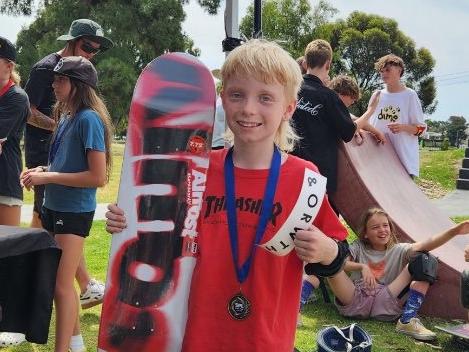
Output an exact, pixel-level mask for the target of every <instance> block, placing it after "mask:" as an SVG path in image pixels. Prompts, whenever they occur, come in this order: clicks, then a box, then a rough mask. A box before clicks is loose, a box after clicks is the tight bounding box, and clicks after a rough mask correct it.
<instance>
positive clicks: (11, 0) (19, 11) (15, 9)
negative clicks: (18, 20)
mask: <svg viewBox="0 0 469 352" xmlns="http://www.w3.org/2000/svg"><path fill="white" fill-rule="evenodd" d="M33 2H34V1H33V0H3V1H2V3H1V4H0V13H4V14H7V15H24V16H31V12H32V8H33Z"/></svg>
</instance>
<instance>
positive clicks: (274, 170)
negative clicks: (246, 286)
mask: <svg viewBox="0 0 469 352" xmlns="http://www.w3.org/2000/svg"><path fill="white" fill-rule="evenodd" d="M280 163H281V155H280V151H279V150H278V148H277V147H276V146H274V153H273V156H272V161H271V164H270V170H269V176H268V178H267V184H266V187H265V191H264V199H263V200H262V209H261V214H260V216H259V223H258V225H257V228H256V234H255V237H254V242H253V245H252V247H251V253H250V254H249V257H248V258H247V259H246V261H245V262H244V263H243V264H242V265H241V266H240V265H239V247H238V221H237V216H236V196H235V177H234V164H233V148H231V149H230V150H229V151H228V153H227V154H226V157H225V165H224V170H225V196H226V210H227V218H228V232H229V235H230V244H231V254H232V257H233V263H234V266H235V268H236V276H237V277H238V281H239V283H240V284H242V283H243V282H244V281H245V280H246V279H247V277H248V275H249V269H250V268H251V264H252V260H253V257H254V251H255V249H256V247H257V245H258V244H259V242H260V241H261V238H262V236H263V234H264V232H265V228H266V227H267V222H268V220H269V219H270V218H271V216H272V210H273V206H274V196H275V190H276V189H277V181H278V177H279V174H280Z"/></svg>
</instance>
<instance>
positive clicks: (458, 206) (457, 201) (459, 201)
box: [432, 189, 469, 216]
mask: <svg viewBox="0 0 469 352" xmlns="http://www.w3.org/2000/svg"><path fill="white" fill-rule="evenodd" d="M432 202H433V203H434V204H435V205H436V206H437V207H438V208H440V209H441V211H443V212H444V213H445V214H446V215H448V216H469V191H465V190H460V189H457V190H455V191H453V192H451V193H448V194H447V195H446V196H444V197H443V198H440V199H434V200H432Z"/></svg>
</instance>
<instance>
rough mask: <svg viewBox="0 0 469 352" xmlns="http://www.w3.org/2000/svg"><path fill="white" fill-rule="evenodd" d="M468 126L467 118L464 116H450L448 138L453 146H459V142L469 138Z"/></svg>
mask: <svg viewBox="0 0 469 352" xmlns="http://www.w3.org/2000/svg"><path fill="white" fill-rule="evenodd" d="M467 127H468V125H467V123H466V119H465V118H464V117H463V116H450V118H449V119H448V139H449V143H450V144H451V145H452V146H454V147H458V146H459V142H460V141H461V140H465V139H466V138H467V134H466V129H467Z"/></svg>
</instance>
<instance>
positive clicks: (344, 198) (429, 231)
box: [333, 135, 469, 319]
mask: <svg viewBox="0 0 469 352" xmlns="http://www.w3.org/2000/svg"><path fill="white" fill-rule="evenodd" d="M338 164H339V165H338V166H339V167H338V173H339V176H338V180H339V184H338V189H337V193H336V195H335V197H334V199H333V200H334V202H335V204H336V205H337V208H338V209H339V210H340V212H341V214H342V216H343V217H344V219H345V221H346V222H347V223H348V224H349V225H350V227H351V228H352V229H353V230H354V231H355V232H357V228H358V224H359V221H360V217H361V215H362V213H363V211H364V210H366V209H367V208H370V207H380V208H383V209H384V210H385V211H386V212H387V213H388V214H389V215H390V217H391V218H392V220H393V221H394V223H395V224H396V225H397V226H396V227H397V232H398V233H397V234H398V236H399V238H400V240H401V241H403V242H417V241H421V240H423V239H425V238H428V237H429V236H432V235H434V234H436V233H440V232H442V231H444V230H446V229H448V228H449V227H451V226H452V225H453V222H452V221H451V220H450V219H449V218H448V217H447V216H445V215H444V214H443V213H442V212H441V211H439V210H438V209H437V208H436V207H435V206H434V205H433V204H432V203H431V202H430V201H429V200H428V198H427V197H426V196H425V194H423V193H422V192H421V191H420V189H419V188H418V187H417V186H416V185H415V183H414V182H413V181H412V180H411V178H410V177H409V175H408V174H407V172H406V171H405V169H404V167H403V166H402V164H401V162H400V161H399V159H398V157H397V155H396V153H395V151H394V148H393V147H392V145H391V144H390V143H389V142H388V143H386V144H385V145H378V144H377V143H376V142H375V141H374V138H373V137H372V136H370V135H368V136H366V138H365V142H364V143H363V144H362V145H361V146H358V145H357V144H356V143H355V142H353V141H352V142H350V143H348V144H343V145H342V146H341V148H340V150H339V162H338ZM467 243H469V236H458V237H456V238H454V239H453V240H451V241H450V242H448V243H447V244H446V245H444V246H443V247H440V248H438V249H436V250H434V251H432V253H433V254H434V255H436V256H437V257H438V258H439V261H440V266H439V271H438V281H437V282H436V283H435V284H434V285H433V286H432V287H431V288H430V290H429V292H428V295H427V298H426V300H425V303H424V305H423V307H422V311H421V312H422V313H423V314H426V315H430V316H436V317H442V318H453V319H454V318H459V319H465V318H467V312H466V311H465V310H464V308H463V307H462V306H461V304H460V299H459V297H460V293H459V291H460V289H459V285H460V283H459V280H460V274H461V272H462V271H463V270H464V269H465V268H468V269H469V265H468V264H467V263H465V262H464V246H465V245H466V244H467Z"/></svg>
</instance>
